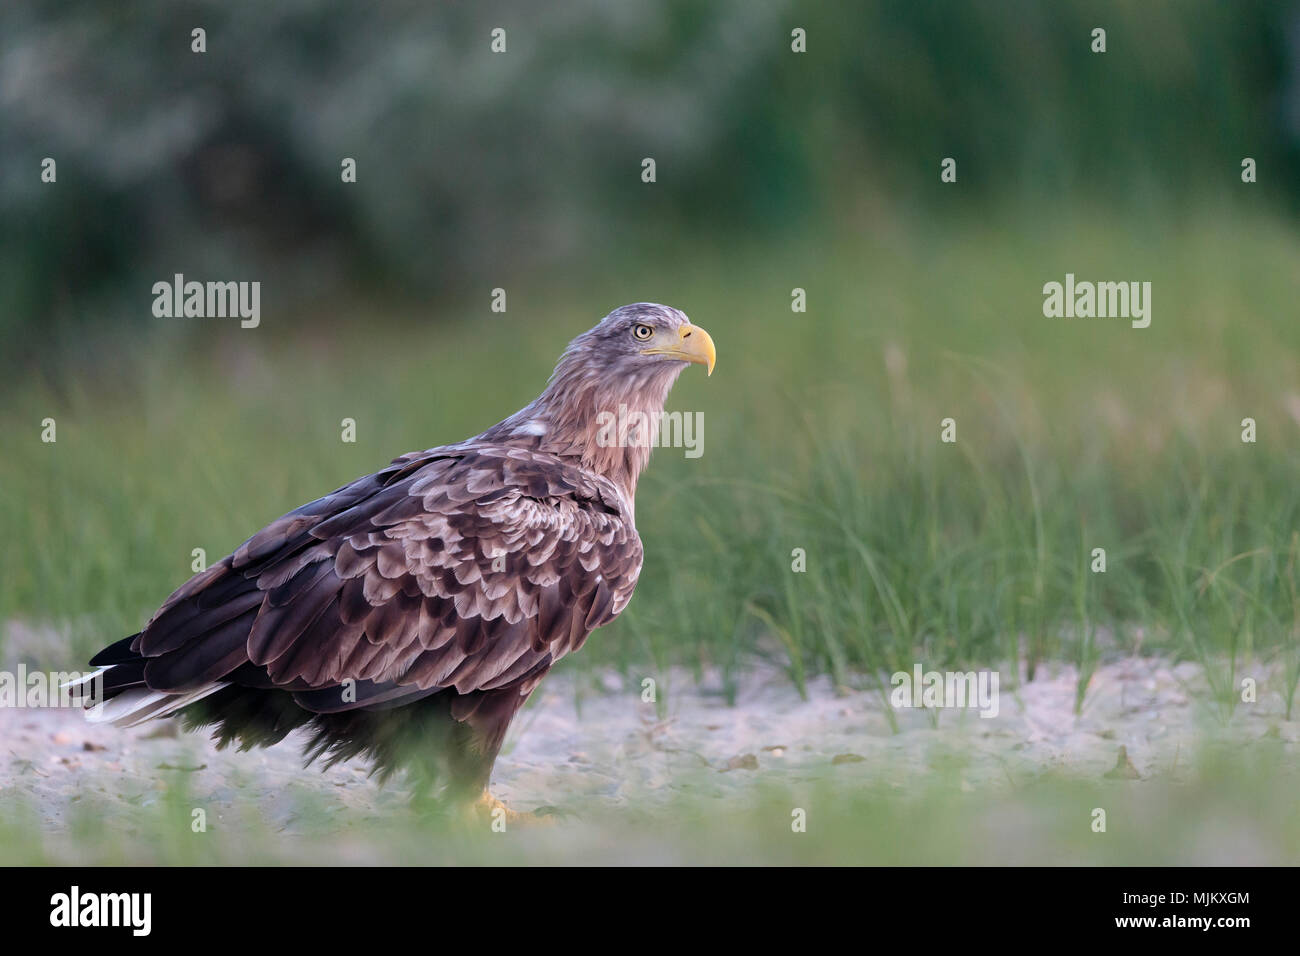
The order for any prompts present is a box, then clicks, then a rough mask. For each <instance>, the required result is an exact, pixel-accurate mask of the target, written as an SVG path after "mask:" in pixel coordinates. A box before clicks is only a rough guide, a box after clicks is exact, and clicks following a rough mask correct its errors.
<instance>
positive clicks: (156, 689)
mask: <svg viewBox="0 0 1300 956" xmlns="http://www.w3.org/2000/svg"><path fill="white" fill-rule="evenodd" d="M713 362H714V347H713V341H712V339H710V337H709V334H708V333H707V332H705V331H704V330H703V329H701V328H699V327H698V326H695V325H692V324H691V323H690V322H689V321H688V320H687V318H686V316H685V315H683V314H682V313H681V312H679V311H678V310H676V309H672V308H668V307H667V306H663V305H655V304H651V303H639V304H636V305H627V306H623V307H622V308H620V309H616V310H614V311H613V312H611V313H610V314H609V315H608V316H606V317H605V318H604V319H603V320H602V321H601V322H600V324H598V325H597V326H596V327H595V328H593V329H591V330H590V331H588V332H586V333H584V334H582V335H580V336H578V337H577V338H576V339H574V340H573V341H572V342H571V343H570V344H569V347H568V348H567V349H566V350H565V352H564V354H563V355H562V356H561V358H560V360H559V363H558V364H557V365H556V367H555V371H554V373H553V374H552V376H551V379H550V381H549V383H548V384H547V386H546V390H545V391H543V392H542V394H541V396H540V397H539V398H538V399H537V400H536V401H534V402H532V403H531V404H530V405H528V406H527V407H526V408H524V409H522V410H521V411H519V412H516V413H515V414H514V415H511V416H510V417H509V418H507V419H505V420H504V421H502V422H500V423H499V424H497V425H493V426H492V427H491V428H489V429H488V430H487V431H485V432H483V434H481V435H479V436H478V437H476V438H471V439H469V440H467V441H463V442H460V443H458V444H455V445H443V446H441V447H438V448H431V449H429V450H427V451H420V452H412V453H410V454H407V455H403V456H402V457H400V458H398V459H396V460H394V461H393V463H392V464H390V465H389V466H388V467H387V468H384V469H383V470H381V471H379V472H377V473H375V474H373V475H367V476H366V477H364V478H360V479H358V480H356V481H354V482H352V483H350V484H347V485H344V486H343V487H342V488H339V489H338V490H336V491H333V492H331V493H330V494H328V495H326V496H325V497H323V498H319V499H317V500H316V501H313V502H311V503H310V504H306V505H303V506H302V507H301V508H298V509H297V510H295V511H291V512H289V514H287V515H285V516H284V517H282V518H279V519H277V520H275V521H273V522H271V523H270V524H269V525H267V526H266V527H265V528H263V529H262V530H261V531H258V532H257V533H256V534H255V535H253V536H252V537H251V538H249V539H248V540H247V541H245V542H244V543H243V544H242V545H240V546H239V548H237V549H236V550H235V552H234V554H231V555H229V556H228V557H226V558H224V559H222V560H221V561H220V562H219V563H217V564H215V565H213V566H212V567H210V568H209V569H207V570H206V571H203V572H202V573H200V574H196V575H195V576H194V577H192V578H190V579H189V580H188V581H186V582H185V583H184V584H183V585H181V587H180V588H178V589H177V590H176V591H175V592H174V593H173V594H172V595H171V597H169V598H168V599H167V600H166V601H165V602H164V603H163V605H162V607H161V608H159V609H158V611H157V612H156V613H155V614H154V615H153V617H152V618H150V619H149V622H148V623H147V624H146V625H145V626H144V629H143V630H142V631H140V633H138V634H134V635H132V636H131V637H128V638H125V639H123V640H121V641H118V642H117V643H115V644H112V645H110V646H109V647H107V648H105V649H104V650H102V651H100V652H99V654H97V655H96V656H95V657H94V659H93V660H92V661H91V663H92V664H93V665H96V666H98V667H102V668H104V670H103V671H102V672H99V673H98V674H97V676H98V678H99V680H100V681H102V691H101V695H102V697H103V701H102V706H97V707H95V708H93V709H92V710H91V711H90V715H91V717H92V719H101V720H108V721H111V722H113V723H115V724H119V725H128V726H129V725H132V724H136V723H139V722H141V721H144V720H148V719H151V718H155V717H167V716H172V715H177V714H179V715H180V716H181V717H182V719H183V720H184V722H185V724H186V726H187V727H188V728H194V727H202V726H211V727H213V728H214V731H213V736H214V739H216V740H217V742H218V744H219V745H221V746H225V745H227V744H230V743H232V742H233V743H236V744H238V745H239V746H240V747H241V748H243V749H247V748H249V747H253V746H269V745H271V744H274V743H277V742H279V741H280V740H282V739H283V738H284V737H285V735H287V734H288V733H289V732H290V731H292V730H295V729H297V728H299V727H303V728H306V730H307V731H308V732H309V733H310V735H311V736H310V743H309V745H308V750H307V757H308V762H309V763H310V762H311V761H312V760H314V759H316V758H318V757H323V758H324V759H325V760H326V761H328V762H329V763H333V762H335V761H338V760H343V759H346V758H350V757H354V756H361V757H364V758H368V759H369V760H370V761H371V762H372V765H373V767H374V770H375V771H377V772H378V773H379V774H380V775H381V777H383V778H386V777H387V776H389V775H390V774H391V773H392V772H393V771H394V770H396V769H398V768H399V767H405V768H407V769H410V770H412V771H413V774H412V779H413V780H415V781H417V786H418V787H419V788H420V790H421V792H425V793H431V794H433V795H435V796H437V797H438V798H440V799H450V800H456V801H470V800H473V799H476V798H485V799H490V798H486V797H485V795H486V792H487V784H488V781H489V778H490V776H491V773H492V765H493V762H494V761H495V760H496V756H497V752H498V750H499V749H500V747H501V743H502V741H503V739H504V738H505V734H506V729H507V727H508V726H509V724H510V721H511V719H512V718H513V717H514V715H515V714H516V713H517V712H518V710H519V708H520V707H521V706H523V704H524V701H526V700H527V699H528V695H529V694H531V693H532V691H533V690H534V688H536V687H537V684H538V682H539V681H541V679H542V678H543V677H544V676H545V675H546V673H547V671H549V670H550V668H551V666H552V665H553V664H554V663H555V662H556V661H558V660H559V659H560V658H561V657H563V656H564V655H565V654H568V653H570V652H572V651H575V650H577V649H578V648H579V647H581V646H582V644H583V642H584V641H585V640H586V639H587V635H589V634H590V633H591V632H592V630H594V629H595V628H597V627H600V626H601V625H602V624H608V623H609V622H610V621H612V620H613V619H614V618H615V617H617V616H618V614H619V613H620V612H621V611H622V610H623V608H625V607H626V606H627V603H628V601H629V600H630V599H631V597H632V590H633V588H635V586H636V581H637V576H638V574H640V571H641V539H640V538H639V537H638V535H637V531H636V526H635V523H634V520H633V500H634V495H635V493H636V484H637V478H638V476H639V475H640V473H641V470H642V469H643V468H644V467H645V465H646V462H647V460H648V458H649V456H650V449H651V446H652V445H653V444H654V443H655V442H654V440H653V439H654V434H653V432H654V429H656V428H657V427H658V422H659V418H660V413H661V412H662V411H663V405H664V399H665V398H666V397H667V395H668V390H669V389H670V388H671V387H672V385H673V382H674V381H676V379H677V376H678V375H679V374H680V373H681V371H682V370H683V369H684V368H685V367H686V366H687V364H688V363H698V364H702V365H705V366H707V368H708V370H709V372H710V373H712V371H713ZM636 413H641V414H640V415H638V414H636ZM611 422H613V423H615V424H614V427H613V428H611V427H610V423H611ZM618 423H622V424H618ZM644 423H648V424H649V426H650V427H649V428H648V429H647V428H644V427H639V426H640V425H642V424H644Z"/></svg>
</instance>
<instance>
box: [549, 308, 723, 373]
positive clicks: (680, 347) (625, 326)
mask: <svg viewBox="0 0 1300 956" xmlns="http://www.w3.org/2000/svg"><path fill="white" fill-rule="evenodd" d="M716 355H717V353H716V352H715V350H714V348H713V339H712V338H710V337H709V333H708V332H705V331H704V330H703V329H702V328H700V327H699V326H698V325H692V324H691V321H690V319H688V318H687V317H686V314H685V313H684V312H681V311H680V310H678V309H674V308H672V307H671V306H667V305H659V304H657V303H654V302H637V303H634V304H633V305H624V306H620V307H619V308H617V309H615V310H614V311H613V312H611V313H610V314H609V315H607V316H605V317H604V318H603V319H601V320H600V324H599V325H597V326H596V327H595V328H593V329H591V330H590V331H588V332H585V333H583V334H582V335H580V336H578V337H577V338H576V339H574V340H573V341H572V342H571V343H570V344H569V348H568V349H567V350H566V351H565V358H566V359H568V358H570V357H572V358H576V359H579V360H580V361H581V362H582V364H583V365H585V366H586V367H588V368H589V369H590V370H591V371H592V373H594V374H595V373H598V374H600V375H602V376H606V377H608V378H609V379H610V380H611V381H612V380H617V379H620V378H623V379H636V380H644V379H646V378H656V377H659V375H660V374H662V373H664V372H665V371H666V370H671V371H672V372H673V373H674V374H673V375H672V378H676V373H678V372H680V371H681V370H682V369H683V368H685V367H686V365H687V364H691V363H694V364H696V365H703V366H705V367H706V368H707V369H708V372H709V374H710V375H712V374H713V363H714V360H715V358H716ZM562 361H563V360H562ZM670 381H671V379H670Z"/></svg>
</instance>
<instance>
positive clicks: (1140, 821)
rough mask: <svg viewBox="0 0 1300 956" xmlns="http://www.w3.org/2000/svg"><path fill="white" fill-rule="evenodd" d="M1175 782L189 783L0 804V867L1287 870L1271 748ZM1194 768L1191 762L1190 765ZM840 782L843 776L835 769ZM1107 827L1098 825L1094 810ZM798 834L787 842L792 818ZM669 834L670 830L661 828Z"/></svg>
mask: <svg viewBox="0 0 1300 956" xmlns="http://www.w3.org/2000/svg"><path fill="white" fill-rule="evenodd" d="M1185 758H1186V759H1185V761H1184V763H1183V764H1182V767H1181V770H1180V772H1179V774H1178V775H1177V776H1176V777H1175V776H1170V775H1163V776H1159V777H1156V778H1153V779H1151V780H1147V781H1143V782H1141V783H1135V782H1133V781H1127V780H1108V779H1101V778H1099V779H1096V780H1081V779H1078V778H1077V777H1070V776H1065V775H1061V774H1059V773H1055V772H1046V773H1043V774H1042V775H1040V776H1037V777H1029V778H1024V779H1016V780H1012V781H1008V782H1007V784H1006V785H1005V786H1002V787H981V788H977V789H974V790H972V789H970V788H969V787H964V786H962V784H961V773H960V771H961V762H962V756H961V754H959V753H958V754H954V755H952V757H951V759H950V760H948V761H947V762H946V763H942V764H940V765H937V766H934V767H932V768H931V773H930V774H929V775H928V777H927V779H926V780H925V781H923V782H918V783H917V784H916V785H915V786H909V787H907V788H905V789H901V790H900V789H898V788H897V787H895V786H893V785H890V784H887V783H885V782H883V781H882V779H881V776H882V775H881V774H879V773H878V768H873V769H872V770H870V771H866V772H865V776H864V777H861V778H858V777H853V778H850V779H844V778H840V779H838V780H837V779H836V777H835V775H834V773H833V772H832V773H830V774H826V773H823V774H821V775H819V776H816V777H814V778H812V779H806V777H807V775H801V776H802V777H805V779H802V780H801V781H800V782H798V783H797V784H791V783H790V782H788V781H787V782H777V781H772V780H766V781H765V780H763V779H761V778H760V779H759V781H758V782H756V783H755V785H754V787H753V790H752V792H751V794H750V797H749V798H748V799H746V800H744V801H743V802H739V803H738V802H734V801H719V800H709V799H678V800H676V801H675V802H672V803H670V804H666V805H664V806H661V807H659V808H657V809H655V810H649V811H647V810H645V809H642V808H638V807H635V806H633V807H628V808H624V809H612V808H609V807H604V808H599V807H581V806H579V807H570V808H568V809H570V810H571V811H573V812H572V813H570V814H569V815H568V816H566V817H564V818H563V819H562V820H561V822H559V823H558V824H557V825H556V826H553V827H537V826H532V827H519V826H507V828H506V830H505V832H493V831H492V830H491V828H490V824H489V822H488V821H485V820H481V819H475V818H464V817H450V818H449V817H438V816H428V815H422V814H419V813H416V812H414V811H412V810H410V809H408V808H406V807H404V806H402V805H400V803H397V804H390V805H387V806H385V807H383V808H381V809H379V810H377V811H376V812H373V813H358V812H357V811H356V810H355V809H354V808H349V807H348V806H346V805H344V804H343V803H342V801H339V800H335V799H333V798H332V797H330V796H328V795H322V794H319V793H316V794H312V793H307V792H304V791H297V790H295V789H294V788H293V787H292V785H291V786H290V788H289V789H288V791H286V797H287V799H286V800H285V801H283V802H282V804H281V806H280V810H279V811H278V813H277V814H276V815H275V816H274V817H273V816H268V815H264V814H262V813H261V812H260V810H259V807H257V806H253V805H249V804H243V803H236V805H235V806H236V809H234V810H232V811H230V812H226V813H222V814H217V813H216V812H214V811H211V810H209V811H207V815H206V818H205V820H204V821H203V824H204V826H203V828H202V829H197V828H196V826H195V820H196V814H195V810H196V809H202V808H203V807H204V806H205V804H206V801H205V800H204V798H203V797H202V796H201V795H196V793H195V792H193V790H192V789H191V787H190V786H189V783H188V781H187V779H186V777H185V775H180V776H179V778H177V779H176V782H174V783H172V784H170V785H168V786H166V787H165V788H163V789H160V790H153V791H146V793H145V794H144V795H143V796H142V797H140V798H136V799H132V800H131V801H129V802H126V801H121V800H111V799H105V798H103V797H102V796H99V795H97V794H95V793H93V792H91V793H87V794H85V795H84V796H83V797H80V798H78V801H77V803H76V804H75V809H73V810H71V811H70V812H69V813H68V815H67V817H66V818H65V819H63V820H62V821H61V822H60V824H59V825H58V826H50V825H49V824H48V823H45V824H43V823H42V820H41V817H40V813H38V812H37V811H36V810H35V809H33V808H32V807H30V806H26V805H24V804H22V803H21V802H19V801H15V800H14V799H13V798H9V799H6V800H4V801H0V847H3V848H4V850H3V858H4V863H5V864H6V865H11V866H12V865H47V864H69V863H76V864H79V865H200V864H222V865H257V864H286V863H295V864H309V865H336V864H338V863H339V862H346V863H351V864H389V865H392V864H397V865H430V864H431V865H493V864H613V865H624V864H632V865H645V864H651V865H654V864H709V865H717V864H742V865H747V864H760V863H769V864H770V863H775V864H786V865H799V864H817V865H846V864H850V865H857V864H871V865H936V864H938V865H950V864H954V865H1023V864H1036V865H1052V866H1056V865H1071V864H1075V865H1124V866H1132V865H1205V864H1208V863H1213V864H1216V865H1232V864H1237V865H1255V864H1273V865H1285V864H1288V863H1291V862H1293V861H1294V860H1295V859H1296V857H1297V854H1300V815H1298V814H1297V813H1296V809H1295V801H1294V798H1293V796H1292V795H1293V794H1294V788H1295V783H1296V779H1295V773H1294V767H1293V766H1291V767H1288V766H1287V761H1286V759H1285V756H1284V755H1283V753H1282V750H1281V747H1280V745H1273V746H1267V745H1266V746H1261V747H1258V748H1253V749H1250V750H1244V751H1243V750H1235V749H1223V748H1221V747H1220V748H1216V747H1213V746H1209V747H1206V748H1205V749H1204V751H1203V752H1202V753H1201V754H1199V755H1196V756H1194V755H1192V754H1190V753H1189V754H1186V755H1185ZM1193 765H1194V766H1193ZM846 772H851V771H846ZM1098 809H1100V810H1103V811H1104V812H1105V830H1104V832H1099V831H1098V830H1095V829H1094V821H1096V820H1097V819H1099V818H1098V815H1097V813H1096V811H1097V810H1098ZM796 810H802V811H804V813H803V817H802V819H803V821H804V824H805V829H804V830H803V831H802V832H796V831H795V830H794V828H793V823H794V821H795V819H796V817H795V811H796ZM665 824H668V825H665Z"/></svg>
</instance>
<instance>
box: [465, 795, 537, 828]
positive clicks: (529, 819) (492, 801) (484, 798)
mask: <svg viewBox="0 0 1300 956" xmlns="http://www.w3.org/2000/svg"><path fill="white" fill-rule="evenodd" d="M474 810H475V811H476V812H477V813H478V814H480V815H481V816H485V817H487V818H488V819H489V820H494V819H497V816H496V813H497V811H498V810H500V811H501V814H502V817H501V818H502V819H504V820H505V821H506V825H507V826H512V825H514V824H520V825H523V826H534V825H536V824H544V825H550V824H553V823H554V822H555V817H554V816H547V815H545V814H539V813H537V812H533V813H520V812H519V811H517V810H511V809H510V808H509V807H507V806H506V805H505V804H504V803H502V802H501V801H500V800H498V799H497V798H496V797H494V796H492V794H491V793H490V792H489V791H488V790H487V789H484V791H483V793H482V795H481V796H480V797H479V798H478V799H477V800H475V801H474Z"/></svg>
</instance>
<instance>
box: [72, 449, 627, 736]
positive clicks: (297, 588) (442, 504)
mask: <svg viewBox="0 0 1300 956" xmlns="http://www.w3.org/2000/svg"><path fill="white" fill-rule="evenodd" d="M640 563H641V550H640V542H639V540H638V539H637V536H636V533H635V530H634V528H633V527H632V525H631V521H630V520H629V519H628V518H627V517H626V516H625V515H624V514H623V513H622V507H621V501H620V499H619V495H618V492H617V490H616V489H615V488H614V487H613V486H612V485H611V484H610V483H608V482H606V481H604V480H603V479H599V478H596V477H594V476H591V475H590V474H586V473H583V472H579V471H577V470H576V469H575V468H573V467H572V466H569V465H567V464H565V463H563V462H561V461H559V460H558V459H555V458H552V457H550V456H546V455H542V454H540V453H537V452H532V451H528V450H524V449H519V448H513V447H506V446H480V447H477V448H474V447H462V448H459V449H455V450H451V449H447V450H435V451H434V452H427V453H423V454H421V455H411V456H405V457H404V458H402V459H398V460H397V461H396V462H394V464H393V465H392V466H390V467H389V468H387V469H385V470H383V471H381V472H379V473H378V474H375V475H371V476H367V477H366V478H362V479H360V480H359V481H356V482H353V483H351V484H349V485H346V486H344V487H343V488H340V489H338V490H337V491H335V492H333V493H332V494H330V495H327V496H325V497H324V498H321V499H319V500H317V501H314V502H311V503H310V504H307V505H304V506H303V507H301V508H298V509H297V510H295V511H293V512H290V513H289V514H287V515H285V516H284V517H282V518H280V519H278V520H277V521H274V522H272V523H271V524H270V525H268V526H267V527H266V528H264V529H262V530H261V531H259V532H258V533H257V534H255V535H254V536H253V537H251V538H250V539H249V540H248V541H246V542H245V543H244V544H243V545H241V546H240V547H239V548H238V549H237V550H236V551H235V553H234V554H233V555H231V556H230V557H228V558H226V559H225V560H224V561H222V562H221V563H220V564H218V565H216V566H214V567H213V568H211V569H209V570H208V571H206V572H204V573H203V574H200V575H196V576H195V577H194V578H192V579H191V580H190V581H188V582H186V584H185V585H183V586H182V587H181V588H180V589H178V590H177V592H176V593H175V594H174V595H173V596H172V597H171V598H169V599H168V601H167V603H166V604H164V605H163V607H162V608H161V609H160V610H159V612H158V613H157V614H156V615H155V616H154V618H153V619H152V620H151V621H150V622H149V624H148V625H147V626H146V627H145V629H144V631H143V632H142V633H141V634H139V635H137V636H136V637H135V638H134V640H133V641H132V642H131V644H130V647H131V649H132V651H134V654H127V653H126V652H125V648H124V647H123V646H122V644H123V642H119V644H117V645H113V646H112V647H110V648H107V649H105V651H104V652H101V654H100V655H99V657H97V658H96V663H105V664H107V663H116V664H117V665H118V666H119V667H120V666H122V665H123V663H125V662H129V661H131V660H132V659H133V658H135V654H138V655H141V656H143V657H144V658H145V662H144V664H143V669H142V671H141V670H140V668H139V666H138V665H134V664H133V665H132V669H131V670H129V671H123V672H122V674H121V675H120V677H121V678H123V679H127V678H135V679H136V680H137V681H138V680H140V679H142V680H143V683H144V685H146V686H147V687H148V688H150V689H153V690H161V691H168V692H180V691H187V690H192V689H194V688H198V687H201V686H203V685H206V684H209V683H211V682H213V681H218V680H226V681H232V682H238V683H240V684H247V685H254V686H271V687H282V688H285V689H288V690H292V691H294V692H295V700H296V701H297V702H298V704H299V705H300V706H302V707H305V708H307V709H309V710H312V711H315V712H319V713H329V712H335V711H340V710H345V709H348V708H366V707H376V708H377V707H381V706H396V705H397V704H400V703H403V702H406V701H409V700H410V699H413V698H414V697H417V696H420V695H421V694H423V693H427V692H432V691H434V690H437V689H440V688H444V687H446V688H455V690H456V691H457V692H459V693H461V694H470V693H472V692H475V691H480V690H483V691H490V690H497V689H500V688H504V687H509V686H514V685H518V686H519V687H520V688H521V689H524V690H530V689H531V686H532V684H535V682H536V680H537V679H539V678H540V676H541V674H544V673H545V671H546V669H548V668H549V666H550V665H551V663H553V662H554V661H555V660H557V659H558V658H559V657H560V656H562V655H563V654H565V653H567V652H569V651H571V650H573V649H576V647H578V646H580V645H581V643H582V641H583V640H585V638H586V636H587V634H588V633H589V632H590V630H591V629H592V628H594V627H598V626H600V625H601V624H604V623H606V622H608V621H609V620H611V619H612V618H613V617H614V616H615V615H616V614H617V613H618V611H620V610H621V609H622V606H623V605H624V604H626V602H627V600H628V598H629V597H630V595H631V590H632V587H633V586H634V584H635V582H636V576H637V574H638V572H639V570H640ZM135 659H136V660H138V658H135ZM110 673H111V672H110ZM250 677H251V678H253V679H249V678H250ZM345 680H350V681H354V682H356V684H355V686H354V687H352V688H351V693H354V694H355V699H352V697H351V695H349V697H348V698H347V699H345V698H344V696H343V695H342V694H341V693H340V684H341V682H343V681H345ZM123 683H124V681H123V680H121V679H119V681H118V684H119V685H121V684H123ZM126 686H131V685H130V684H129V683H127V684H126ZM459 706H460V708H461V709H464V708H465V707H468V706H469V705H468V703H462V704H460V705H459Z"/></svg>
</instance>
